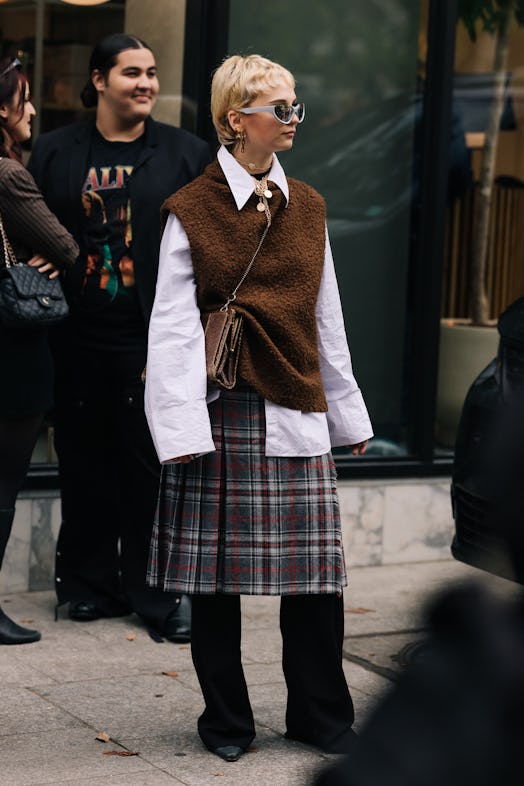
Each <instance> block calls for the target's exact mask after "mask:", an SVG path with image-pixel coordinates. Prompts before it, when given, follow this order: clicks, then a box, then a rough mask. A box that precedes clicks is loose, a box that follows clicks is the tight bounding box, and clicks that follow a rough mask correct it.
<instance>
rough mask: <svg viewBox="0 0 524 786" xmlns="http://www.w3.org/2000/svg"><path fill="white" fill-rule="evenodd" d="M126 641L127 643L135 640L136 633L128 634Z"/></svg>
mask: <svg viewBox="0 0 524 786" xmlns="http://www.w3.org/2000/svg"><path fill="white" fill-rule="evenodd" d="M126 639H127V640H128V641H134V640H135V639H136V633H128V634H127V636H126Z"/></svg>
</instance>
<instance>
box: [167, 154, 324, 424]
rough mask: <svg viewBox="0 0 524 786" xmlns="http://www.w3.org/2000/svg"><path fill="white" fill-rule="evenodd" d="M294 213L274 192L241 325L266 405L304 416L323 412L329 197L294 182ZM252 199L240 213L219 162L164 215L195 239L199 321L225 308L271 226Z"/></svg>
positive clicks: (245, 367)
mask: <svg viewBox="0 0 524 786" xmlns="http://www.w3.org/2000/svg"><path fill="white" fill-rule="evenodd" d="M288 183H289V205H288V207H287V208H286V200H285V197H284V195H283V194H282V192H281V191H280V189H279V188H278V187H277V186H276V185H275V184H274V183H271V182H270V184H269V187H270V189H271V191H272V192H273V197H272V198H271V199H270V200H269V205H270V210H271V216H272V224H271V227H270V229H269V232H268V234H267V237H266V239H265V241H264V243H263V245H262V248H261V249H260V251H259V253H258V255H257V257H256V259H255V262H254V264H253V267H252V268H251V270H250V272H249V274H248V276H247V278H246V280H245V281H244V283H243V284H242V286H241V287H240V289H239V290H238V293H237V299H236V301H235V304H234V307H235V308H236V309H237V310H238V311H239V312H240V313H242V314H243V315H244V337H243V341H242V349H241V354H240V360H239V366H238V370H239V375H240V377H241V378H242V379H244V380H245V381H246V382H248V383H249V384H250V385H252V386H253V388H254V389H255V390H256V391H258V393H260V394H261V395H262V396H263V397H264V398H266V399H268V400H270V401H273V402H275V403H277V404H280V405H281V406H284V407H288V408H290V409H297V410H302V411H303V412H326V411H327V402H326V397H325V394H324V389H323V386H322V379H321V376H320V368H319V357H318V340H317V325H316V315H315V309H316V303H317V299H318V292H319V288H320V281H321V278H322V270H323V265H324V253H325V220H326V210H325V204H324V200H323V199H322V197H321V196H320V195H319V194H317V192H316V191H315V190H314V189H312V188H311V187H310V186H308V185H306V184H305V183H302V182H300V181H299V180H294V179H292V178H289V179H288ZM257 203H258V197H257V196H256V195H255V194H253V195H252V196H251V198H250V199H249V200H248V202H247V203H246V205H245V206H244V207H243V208H242V210H240V211H239V210H238V209H237V206H236V204H235V201H234V198H233V195H232V193H231V191H230V189H229V186H228V184H227V181H226V178H225V176H224V174H223V172H222V169H221V167H220V165H219V164H218V162H217V161H215V162H213V163H212V164H210V165H209V166H208V167H207V168H206V170H205V172H204V173H203V174H202V175H201V176H200V177H198V178H197V179H196V180H193V181H192V182H191V183H189V184H188V185H187V186H184V188H182V189H180V190H179V191H177V193H176V194H174V195H173V196H171V197H169V199H168V200H166V202H165V203H164V206H163V216H164V220H166V217H167V215H168V213H169V212H173V213H175V215H176V216H177V217H178V218H179V220H180V221H181V223H182V225H183V227H184V229H185V231H186V234H187V236H188V239H189V244H190V249H191V256H192V261H193V268H194V271H195V279H196V282H197V299H198V305H199V308H200V310H201V312H202V313H206V312H208V311H214V310H215V309H217V308H220V307H221V306H222V305H223V304H224V302H225V301H226V299H227V297H228V295H229V293H230V292H231V291H232V290H233V289H234V288H235V286H236V285H237V283H238V282H239V280H240V278H241V277H242V274H243V273H244V271H245V269H246V267H247V265H248V263H249V261H250V259H251V257H252V256H253V254H254V252H255V249H256V247H257V245H258V241H259V239H260V237H261V235H262V232H263V231H264V227H265V226H266V217H265V214H264V213H261V212H259V211H258V210H257V209H256V205H257Z"/></svg>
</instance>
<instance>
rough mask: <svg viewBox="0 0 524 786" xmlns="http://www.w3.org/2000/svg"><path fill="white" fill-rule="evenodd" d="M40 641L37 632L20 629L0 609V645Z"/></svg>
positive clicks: (29, 629) (39, 635) (39, 634)
mask: <svg viewBox="0 0 524 786" xmlns="http://www.w3.org/2000/svg"><path fill="white" fill-rule="evenodd" d="M40 639H41V633H40V632H39V631H37V630H31V628H22V627H21V626H20V625H17V624H16V622H13V620H12V619H11V618H10V617H8V616H7V614H5V613H4V612H3V611H2V609H0V644H30V643H31V642H32V641H39V640H40Z"/></svg>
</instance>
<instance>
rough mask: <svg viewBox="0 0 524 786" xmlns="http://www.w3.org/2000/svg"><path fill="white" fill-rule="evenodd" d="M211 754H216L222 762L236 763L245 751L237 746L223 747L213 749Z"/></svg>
mask: <svg viewBox="0 0 524 786" xmlns="http://www.w3.org/2000/svg"><path fill="white" fill-rule="evenodd" d="M213 753H216V755H217V756H220V758H221V759H224V761H238V760H239V758H240V757H241V756H242V754H243V753H245V751H244V748H239V747H238V745H223V746H222V747H220V748H213Z"/></svg>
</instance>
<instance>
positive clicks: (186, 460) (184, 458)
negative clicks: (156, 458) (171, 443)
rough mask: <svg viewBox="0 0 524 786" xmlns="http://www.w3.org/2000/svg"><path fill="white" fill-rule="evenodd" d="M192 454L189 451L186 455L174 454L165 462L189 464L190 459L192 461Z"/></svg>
mask: <svg viewBox="0 0 524 786" xmlns="http://www.w3.org/2000/svg"><path fill="white" fill-rule="evenodd" d="M194 458H195V457H194V455H193V454H192V453H190V454H189V455H188V456H174V457H173V458H172V459H170V460H169V461H168V462H167V463H168V464H189V462H190V461H193V459H194Z"/></svg>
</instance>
